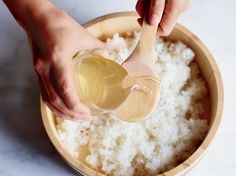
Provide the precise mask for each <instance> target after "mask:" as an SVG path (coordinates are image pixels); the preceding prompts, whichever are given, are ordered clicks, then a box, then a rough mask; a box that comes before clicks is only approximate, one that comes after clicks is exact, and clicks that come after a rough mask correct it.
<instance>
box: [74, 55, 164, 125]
mask: <svg viewBox="0 0 236 176" xmlns="http://www.w3.org/2000/svg"><path fill="white" fill-rule="evenodd" d="M110 55H113V56H114V55H115V54H114V53H110ZM115 61H116V62H115ZM115 61H113V60H109V59H106V58H104V57H102V56H101V55H99V54H97V53H96V51H94V50H93V51H85V52H81V53H78V54H77V55H76V56H75V57H73V70H74V77H75V85H76V90H77V92H78V95H79V98H80V100H81V102H83V103H84V104H85V105H86V106H88V107H89V109H90V110H91V112H92V115H98V114H104V113H113V114H115V115H116V116H117V118H119V119H121V120H124V121H134V119H135V118H133V117H132V118H131V117H129V115H127V113H128V111H129V108H130V109H133V108H135V103H142V102H135V101H134V100H135V99H136V100H142V97H144V98H145V97H147V96H149V97H148V98H149V99H150V100H152V101H153V100H154V99H153V98H155V97H152V96H154V94H155V92H154V89H152V87H151V88H150V82H151V85H155V83H157V82H158V81H159V80H158V79H156V78H155V77H153V76H139V77H134V76H130V75H128V72H127V71H126V70H125V69H124V68H123V67H122V66H121V65H120V64H121V63H122V60H121V59H119V57H117V56H116V57H115ZM135 91H136V97H134V95H135ZM137 91H141V92H137ZM132 92H134V93H132ZM131 93H132V94H131ZM130 94H131V96H133V97H134V98H133V99H131V98H130V97H129V98H128V96H129V95H130ZM138 96H139V97H138ZM127 101H128V102H127ZM125 103H127V106H129V107H125ZM144 106H145V105H144ZM144 106H141V107H139V108H138V109H137V111H134V113H131V114H135V116H138V115H139V114H138V112H139V111H140V108H141V109H142V107H144ZM127 109H128V110H127ZM143 109H144V110H146V109H147V108H143ZM147 110H148V109H147ZM136 112H137V113H136ZM122 113H126V114H125V115H122ZM140 114H142V116H144V115H145V113H143V112H142V113H140ZM146 114H147V113H146ZM133 116H134V115H133ZM124 117H125V118H124Z"/></svg>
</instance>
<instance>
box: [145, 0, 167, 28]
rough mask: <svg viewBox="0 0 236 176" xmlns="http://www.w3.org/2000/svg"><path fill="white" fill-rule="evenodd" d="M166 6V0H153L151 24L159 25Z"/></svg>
mask: <svg viewBox="0 0 236 176" xmlns="http://www.w3.org/2000/svg"><path fill="white" fill-rule="evenodd" d="M164 8H165V0H151V4H150V9H149V22H150V24H151V25H157V24H158V23H159V22H160V20H161V18H162V14H163V11H164Z"/></svg>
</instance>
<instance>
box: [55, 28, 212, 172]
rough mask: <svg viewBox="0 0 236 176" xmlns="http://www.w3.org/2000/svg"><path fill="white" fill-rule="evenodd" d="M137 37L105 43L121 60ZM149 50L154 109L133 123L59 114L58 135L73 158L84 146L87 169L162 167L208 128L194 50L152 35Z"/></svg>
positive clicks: (183, 152) (190, 148)
mask: <svg viewBox="0 0 236 176" xmlns="http://www.w3.org/2000/svg"><path fill="white" fill-rule="evenodd" d="M138 38H139V33H136V32H134V33H130V34H127V36H126V37H125V38H124V37H121V36H119V34H115V35H114V36H113V37H112V38H108V39H107V42H106V44H107V46H108V47H109V48H110V49H112V50H114V51H115V52H117V53H118V54H119V55H120V57H121V58H122V59H124V60H125V59H126V58H127V57H128V56H129V54H130V53H131V52H132V50H133V49H134V47H135V45H136V43H137V40H138ZM154 55H155V60H156V71H157V73H158V75H159V76H160V79H161V86H162V92H161V99H160V103H159V105H158V107H157V110H156V111H154V113H152V114H151V117H150V118H149V119H147V120H145V121H142V122H138V123H126V122H122V121H119V120H115V119H114V118H110V117H109V115H102V116H96V117H93V118H92V121H91V123H88V122H82V121H78V122H72V121H68V120H63V119H58V125H57V130H58V134H59V137H60V140H61V142H62V143H63V144H64V145H65V147H66V148H67V149H68V150H69V152H70V153H71V155H73V156H75V157H78V156H79V152H78V148H79V146H81V145H88V149H89V152H90V154H89V155H88V156H87V157H86V162H87V163H88V164H89V165H90V166H91V167H92V168H100V169H101V170H103V171H104V173H107V174H112V175H118V176H126V175H148V174H152V173H159V172H163V171H165V170H168V169H171V168H173V167H175V166H176V165H177V164H178V163H179V162H180V161H182V160H184V159H186V158H187V157H188V156H189V155H191V154H192V153H193V151H194V150H195V149H196V148H197V146H198V145H199V142H200V141H201V140H202V139H203V138H204V136H205V134H206V132H207V130H208V123H207V120H204V119H203V118H200V117H199V116H200V114H201V113H202V112H203V111H204V109H203V105H202V102H201V100H202V99H203V98H204V97H205V96H206V93H207V89H206V86H205V83H204V81H203V79H202V78H201V77H200V74H199V68H198V66H197V64H196V63H195V61H194V60H193V59H194V53H193V51H192V50H191V49H190V48H188V47H187V46H186V45H185V44H183V43H182V42H177V43H171V42H170V41H165V40H163V39H162V38H157V39H156V42H155V54H154ZM190 63H191V64H190ZM140 103H141V102H140ZM158 109H159V110H158Z"/></svg>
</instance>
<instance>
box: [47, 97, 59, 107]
mask: <svg viewBox="0 0 236 176" xmlns="http://www.w3.org/2000/svg"><path fill="white" fill-rule="evenodd" d="M49 101H50V103H52V104H53V105H55V106H57V105H58V104H59V103H60V99H59V98H58V97H57V96H56V95H55V94H51V95H50V98H49Z"/></svg>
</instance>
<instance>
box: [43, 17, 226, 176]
mask: <svg viewBox="0 0 236 176" xmlns="http://www.w3.org/2000/svg"><path fill="white" fill-rule="evenodd" d="M136 20H137V15H136V13H134V12H119V13H114V14H109V15H105V16H103V17H99V18H97V19H95V20H92V21H90V22H88V23H86V24H85V25H84V26H85V27H86V28H87V30H88V31H89V32H91V33H92V34H93V35H94V36H96V37H99V38H104V37H107V36H112V35H113V34H114V33H117V32H118V33H123V34H124V33H125V32H127V31H133V30H138V29H139V25H138V23H137V21H136ZM167 39H170V40H173V41H178V40H180V41H183V42H184V43H185V44H187V45H188V46H189V47H190V48H192V49H193V50H194V52H195V53H196V61H197V63H198V65H199V67H200V70H201V74H202V76H203V78H204V79H205V80H206V82H207V87H208V90H209V94H210V116H209V123H210V129H209V131H208V133H207V136H206V137H205V139H204V140H203V142H202V144H201V145H200V146H199V147H198V149H197V150H196V151H195V152H194V153H193V154H192V155H191V156H190V157H189V158H188V159H186V160H185V161H184V162H183V163H181V164H180V165H178V166H177V167H175V168H173V169H171V170H169V171H167V172H165V173H162V174H159V175H160V176H174V175H183V174H185V173H187V172H188V171H189V170H190V169H191V168H192V167H193V166H194V165H195V164H196V163H197V162H198V161H199V160H200V159H201V157H202V156H203V154H204V153H205V152H206V151H207V149H208V148H209V145H210V143H211V142H212V140H213V139H214V136H215V134H216V131H217V129H218V127H219V124H220V120H221V116H222V111H223V104H224V97H223V84H222V79H221V75H220V72H219V69H218V67H217V65H216V63H215V61H214V59H213V56H212V55H211V53H210V52H209V51H208V49H207V48H206V47H205V45H204V44H203V43H202V42H201V41H200V40H199V39H198V38H197V37H196V36H195V35H194V34H192V33H191V32H190V31H189V30H187V29H186V28H185V27H183V26H181V25H180V24H177V25H176V26H175V28H174V30H173V32H172V33H171V34H170V36H168V37H167ZM40 101H41V113H42V118H43V123H44V126H45V129H46V131H47V134H48V136H49V138H50V140H51V141H52V143H53V145H54V147H55V148H56V150H57V151H58V152H59V154H60V155H61V156H62V157H63V159H64V160H65V161H66V162H67V164H68V165H70V166H71V167H72V168H73V169H74V170H75V171H77V172H79V173H82V174H84V175H91V176H98V175H103V174H102V173H100V172H99V171H95V170H93V169H91V168H89V167H88V165H86V163H84V162H80V161H79V160H77V159H76V158H74V157H72V156H70V154H69V153H68V152H67V150H66V148H65V146H63V144H62V143H61V142H60V141H59V138H58V134H57V131H56V127H55V119H54V116H53V114H52V112H51V111H50V110H49V109H48V108H47V107H46V105H45V104H44V103H43V102H42V100H40Z"/></svg>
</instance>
